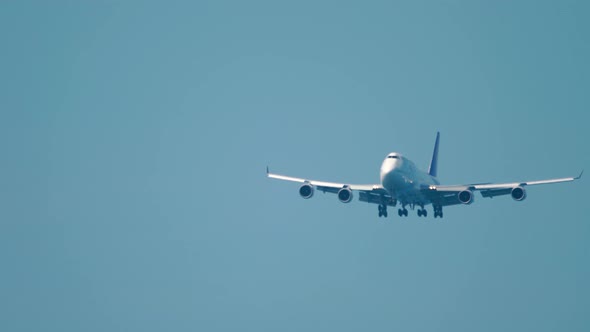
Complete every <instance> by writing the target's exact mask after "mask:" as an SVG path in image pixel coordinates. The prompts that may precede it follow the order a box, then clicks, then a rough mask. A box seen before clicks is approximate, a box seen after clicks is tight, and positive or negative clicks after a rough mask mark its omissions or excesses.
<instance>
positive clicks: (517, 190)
mask: <svg viewBox="0 0 590 332" xmlns="http://www.w3.org/2000/svg"><path fill="white" fill-rule="evenodd" d="M510 196H512V199H513V200H515V201H523V200H524V199H525V198H526V190H524V188H523V187H521V186H518V187H514V188H513V189H512V191H511V192H510Z"/></svg>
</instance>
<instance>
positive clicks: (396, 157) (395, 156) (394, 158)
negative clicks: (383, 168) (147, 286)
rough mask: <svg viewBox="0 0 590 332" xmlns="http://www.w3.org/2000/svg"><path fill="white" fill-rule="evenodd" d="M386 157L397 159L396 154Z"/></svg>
mask: <svg viewBox="0 0 590 332" xmlns="http://www.w3.org/2000/svg"><path fill="white" fill-rule="evenodd" d="M387 158H394V159H397V156H387Z"/></svg>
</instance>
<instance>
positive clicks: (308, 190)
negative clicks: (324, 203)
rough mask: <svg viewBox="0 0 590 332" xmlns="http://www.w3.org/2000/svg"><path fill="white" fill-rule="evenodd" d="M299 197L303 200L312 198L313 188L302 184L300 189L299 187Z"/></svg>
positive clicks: (307, 184)
mask: <svg viewBox="0 0 590 332" xmlns="http://www.w3.org/2000/svg"><path fill="white" fill-rule="evenodd" d="M299 195H301V197H303V198H305V199H308V198H312V197H313V186H312V185H311V184H309V183H304V184H303V185H302V186H301V187H299Z"/></svg>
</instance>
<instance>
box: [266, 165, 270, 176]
mask: <svg viewBox="0 0 590 332" xmlns="http://www.w3.org/2000/svg"><path fill="white" fill-rule="evenodd" d="M268 173H270V172H269V171H268V166H266V175H267V176H268Z"/></svg>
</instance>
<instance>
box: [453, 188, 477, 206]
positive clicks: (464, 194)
mask: <svg viewBox="0 0 590 332" xmlns="http://www.w3.org/2000/svg"><path fill="white" fill-rule="evenodd" d="M457 198H458V199H459V202H461V203H463V204H471V203H473V192H471V190H463V191H461V192H459V193H458V194H457Z"/></svg>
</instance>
